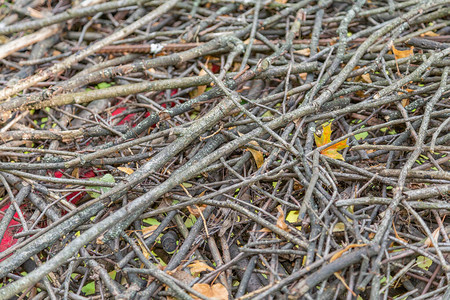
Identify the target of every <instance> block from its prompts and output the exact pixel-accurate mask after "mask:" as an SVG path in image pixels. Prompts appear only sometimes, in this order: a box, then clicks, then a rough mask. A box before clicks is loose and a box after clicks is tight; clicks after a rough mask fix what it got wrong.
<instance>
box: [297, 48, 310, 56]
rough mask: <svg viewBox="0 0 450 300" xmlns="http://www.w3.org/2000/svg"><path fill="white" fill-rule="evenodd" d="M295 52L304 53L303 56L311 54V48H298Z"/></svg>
mask: <svg viewBox="0 0 450 300" xmlns="http://www.w3.org/2000/svg"><path fill="white" fill-rule="evenodd" d="M294 53H297V54H300V55H303V56H309V55H310V54H311V49H309V48H306V49H302V50H296V51H294Z"/></svg>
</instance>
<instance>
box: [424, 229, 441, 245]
mask: <svg viewBox="0 0 450 300" xmlns="http://www.w3.org/2000/svg"><path fill="white" fill-rule="evenodd" d="M439 234H440V231H439V227H438V228H436V230H435V231H433V233H432V236H433V238H434V239H435V240H436V241H437V240H438V239H439ZM424 244H425V246H427V247H431V246H433V242H432V241H431V239H430V238H429V237H428V238H427V239H426V240H425V242H424Z"/></svg>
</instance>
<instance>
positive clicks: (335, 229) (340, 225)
mask: <svg viewBox="0 0 450 300" xmlns="http://www.w3.org/2000/svg"><path fill="white" fill-rule="evenodd" d="M342 231H345V225H344V223H342V222H339V223H336V225H334V227H333V232H342Z"/></svg>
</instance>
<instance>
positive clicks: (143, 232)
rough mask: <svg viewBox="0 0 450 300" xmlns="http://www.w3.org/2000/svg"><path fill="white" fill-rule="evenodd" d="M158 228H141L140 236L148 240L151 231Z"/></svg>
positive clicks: (153, 226)
mask: <svg viewBox="0 0 450 300" xmlns="http://www.w3.org/2000/svg"><path fill="white" fill-rule="evenodd" d="M158 226H159V225H152V226H148V227H144V228H142V234H143V235H144V238H148V237H149V236H151V235H152V233H153V231H155V230H156V228H158Z"/></svg>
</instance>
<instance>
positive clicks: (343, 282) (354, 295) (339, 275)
mask: <svg viewBox="0 0 450 300" xmlns="http://www.w3.org/2000/svg"><path fill="white" fill-rule="evenodd" d="M334 276H336V277H337V279H339V280H340V281H341V282H342V284H343V285H344V286H345V288H346V289H347V290H348V291H349V292H350V293H352V295H353V297H356V293H355V292H354V291H353V290H352V289H351V288H350V287H349V286H348V284H347V282H345V279H344V277H342V276H341V274H340V273H339V272H334Z"/></svg>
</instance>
